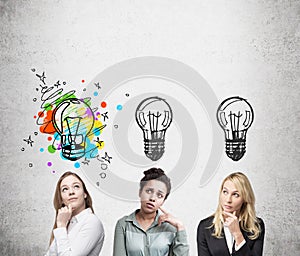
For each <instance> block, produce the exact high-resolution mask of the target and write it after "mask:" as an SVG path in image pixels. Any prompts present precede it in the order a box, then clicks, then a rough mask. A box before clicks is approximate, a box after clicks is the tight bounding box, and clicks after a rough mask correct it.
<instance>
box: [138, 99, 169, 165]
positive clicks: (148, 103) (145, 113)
mask: <svg viewBox="0 0 300 256" xmlns="http://www.w3.org/2000/svg"><path fill="white" fill-rule="evenodd" d="M135 118H136V122H137V123H138V125H139V126H140V128H141V129H142V130H143V137H144V152H145V154H146V156H147V157H148V158H150V159H151V160H152V161H157V160H159V159H160V158H161V157H162V155H163V154H164V152H165V135H166V130H167V129H168V127H169V126H170V124H171V122H172V118H173V113H172V109H171V107H170V105H169V104H168V103H167V102H166V100H165V99H162V98H160V97H156V96H155V97H149V98H146V99H144V100H143V101H142V102H141V103H140V104H139V105H138V107H137V109H136V112H135Z"/></svg>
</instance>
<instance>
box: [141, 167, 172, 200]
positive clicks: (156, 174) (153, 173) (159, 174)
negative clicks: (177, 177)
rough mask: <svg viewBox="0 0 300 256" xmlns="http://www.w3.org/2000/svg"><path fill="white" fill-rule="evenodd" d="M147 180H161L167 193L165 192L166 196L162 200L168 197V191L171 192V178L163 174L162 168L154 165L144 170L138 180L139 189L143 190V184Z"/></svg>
mask: <svg viewBox="0 0 300 256" xmlns="http://www.w3.org/2000/svg"><path fill="white" fill-rule="evenodd" d="M149 180H159V181H161V182H163V183H164V184H165V185H166V187H167V193H166V196H165V199H164V200H166V199H167V198H168V196H169V194H170V192H171V180H170V178H169V177H168V176H167V175H166V174H165V172H164V171H163V170H162V169H160V168H155V167H153V168H150V169H149V170H147V171H144V177H143V178H142V179H141V181H140V191H142V190H143V188H144V186H145V185H146V183H147V182H148V181H149Z"/></svg>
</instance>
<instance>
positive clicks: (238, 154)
mask: <svg viewBox="0 0 300 256" xmlns="http://www.w3.org/2000/svg"><path fill="white" fill-rule="evenodd" d="M253 119H254V111H253V108H252V107H251V105H250V104H249V102H248V101H247V100H245V99H243V98H241V97H239V96H234V97H230V98H228V99H225V100H224V101H223V102H222V103H221V104H220V106H219V107H218V110H217V120H218V122H219V125H220V126H221V127H222V129H223V131H224V134H225V143H226V146H225V151H226V154H227V156H228V157H229V158H231V159H232V160H233V161H239V160H240V159H241V158H242V157H243V156H244V154H245V152H246V135H247V131H248V129H249V127H250V126H251V124H252V123H253Z"/></svg>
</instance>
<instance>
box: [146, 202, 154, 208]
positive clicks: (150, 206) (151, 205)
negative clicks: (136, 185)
mask: <svg viewBox="0 0 300 256" xmlns="http://www.w3.org/2000/svg"><path fill="white" fill-rule="evenodd" d="M146 205H147V207H148V208H151V209H152V208H155V205H154V204H151V203H146Z"/></svg>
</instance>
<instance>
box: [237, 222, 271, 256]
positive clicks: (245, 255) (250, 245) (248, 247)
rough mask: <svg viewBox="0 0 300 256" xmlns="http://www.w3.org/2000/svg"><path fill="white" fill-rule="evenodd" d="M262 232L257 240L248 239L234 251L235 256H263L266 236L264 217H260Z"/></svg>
mask: <svg viewBox="0 0 300 256" xmlns="http://www.w3.org/2000/svg"><path fill="white" fill-rule="evenodd" d="M259 225H260V229H261V232H260V234H259V237H258V238H257V239H255V240H252V241H249V240H248V239H246V242H245V244H244V245H243V246H242V247H241V248H240V249H239V250H238V251H236V252H234V253H232V255H233V256H250V255H251V256H262V255H263V245H264V238H265V225H264V222H263V220H262V219H259Z"/></svg>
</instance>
